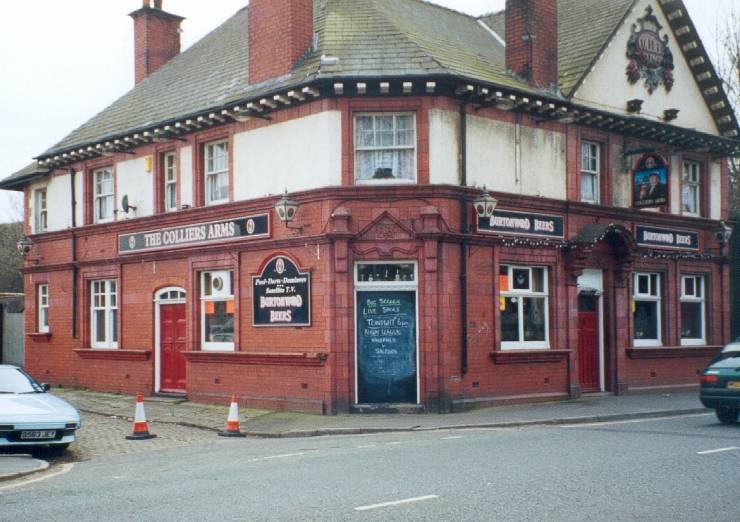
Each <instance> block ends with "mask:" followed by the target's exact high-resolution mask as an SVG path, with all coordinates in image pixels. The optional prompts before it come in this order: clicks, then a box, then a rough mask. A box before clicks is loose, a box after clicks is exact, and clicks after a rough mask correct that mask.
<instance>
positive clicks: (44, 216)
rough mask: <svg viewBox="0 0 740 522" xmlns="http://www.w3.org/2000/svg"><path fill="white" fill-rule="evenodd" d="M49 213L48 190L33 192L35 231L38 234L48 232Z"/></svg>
mask: <svg viewBox="0 0 740 522" xmlns="http://www.w3.org/2000/svg"><path fill="white" fill-rule="evenodd" d="M48 223H49V221H48V213H47V210H46V189H45V188H42V189H37V190H34V191H33V231H34V233H36V234H40V233H41V232H46V231H47V230H48Z"/></svg>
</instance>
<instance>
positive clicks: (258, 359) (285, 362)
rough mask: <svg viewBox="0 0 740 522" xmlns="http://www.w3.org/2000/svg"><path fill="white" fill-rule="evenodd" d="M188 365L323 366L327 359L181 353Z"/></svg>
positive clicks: (311, 355) (317, 354) (319, 355)
mask: <svg viewBox="0 0 740 522" xmlns="http://www.w3.org/2000/svg"><path fill="white" fill-rule="evenodd" d="M182 354H183V355H184V356H185V359H187V360H188V362H190V363H216V364H218V363H224V364H247V365H281V366H324V364H325V362H326V359H327V357H328V355H327V354H325V353H320V352H303V353H300V352H287V353H286V352H275V353H265V352H212V351H211V352H207V351H197V352H182Z"/></svg>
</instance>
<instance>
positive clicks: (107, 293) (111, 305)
mask: <svg viewBox="0 0 740 522" xmlns="http://www.w3.org/2000/svg"><path fill="white" fill-rule="evenodd" d="M97 297H100V298H101V300H97V299H96V298H97ZM100 310H103V311H104V312H105V314H104V317H105V319H104V321H105V340H104V341H102V342H100V341H97V340H96V337H97V336H96V335H95V334H96V332H97V326H98V319H97V314H96V313H95V312H97V311H100ZM114 314H115V316H116V321H115V323H116V326H115V327H112V323H113V321H112V317H113V315H114ZM120 322H121V319H120V315H119V314H118V281H117V280H116V279H98V280H95V281H90V346H92V347H93V348H99V349H108V350H114V349H117V348H118V331H117V329H118V325H119V324H120ZM114 337H115V339H116V340H115V341H114V340H113V339H114Z"/></svg>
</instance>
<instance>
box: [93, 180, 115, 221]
mask: <svg viewBox="0 0 740 522" xmlns="http://www.w3.org/2000/svg"><path fill="white" fill-rule="evenodd" d="M114 199H115V188H114V184H113V171H112V170H111V169H100V170H96V171H95V172H93V209H94V214H93V218H94V222H95V223H105V222H107V221H113V216H114V212H115V201H114Z"/></svg>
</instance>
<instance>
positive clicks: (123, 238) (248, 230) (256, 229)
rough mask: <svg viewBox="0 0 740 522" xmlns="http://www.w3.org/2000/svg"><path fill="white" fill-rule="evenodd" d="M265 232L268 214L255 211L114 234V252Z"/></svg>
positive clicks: (174, 245)
mask: <svg viewBox="0 0 740 522" xmlns="http://www.w3.org/2000/svg"><path fill="white" fill-rule="evenodd" d="M269 234H270V225H269V218H268V215H267V214H258V215H255V216H247V217H243V218H237V219H227V220H224V221H214V222H211V223H198V224H195V225H186V226H182V227H172V228H161V229H159V230H150V231H148V232H137V233H135V234H121V235H120V236H118V251H119V252H120V253H121V254H129V253H132V252H146V251H149V250H161V249H163V248H177V247H181V246H192V245H200V244H208V243H215V242H220V241H229V240H234V239H241V238H251V237H264V236H268V235H269Z"/></svg>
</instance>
